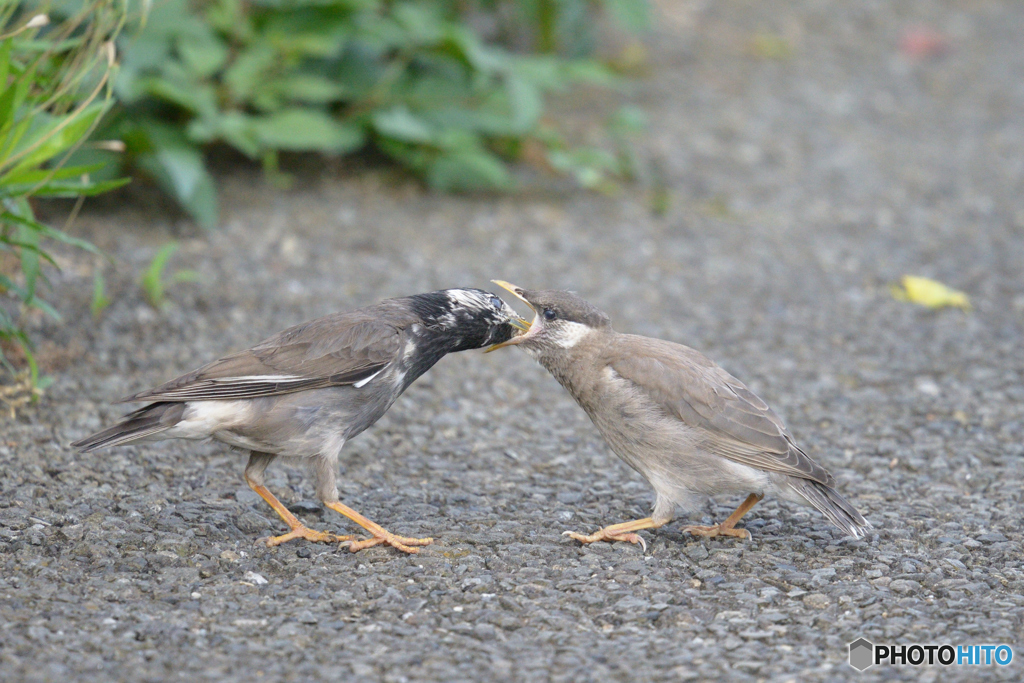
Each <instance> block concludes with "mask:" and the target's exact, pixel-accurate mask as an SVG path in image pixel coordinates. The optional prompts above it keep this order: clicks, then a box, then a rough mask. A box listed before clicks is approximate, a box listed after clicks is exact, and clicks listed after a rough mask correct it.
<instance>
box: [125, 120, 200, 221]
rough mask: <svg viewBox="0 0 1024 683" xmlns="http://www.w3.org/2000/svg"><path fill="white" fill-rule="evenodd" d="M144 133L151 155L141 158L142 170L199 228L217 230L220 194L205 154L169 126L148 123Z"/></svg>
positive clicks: (143, 155) (143, 130)
mask: <svg viewBox="0 0 1024 683" xmlns="http://www.w3.org/2000/svg"><path fill="white" fill-rule="evenodd" d="M141 132H143V133H144V134H145V136H146V138H147V142H148V143H149V146H150V149H151V151H149V152H146V153H143V154H140V155H139V157H138V160H137V163H138V164H139V166H140V167H141V168H143V169H144V170H145V171H146V172H147V173H149V174H150V175H152V176H153V177H154V178H155V179H156V181H157V182H158V183H159V184H160V185H161V187H163V188H164V190H165V191H167V192H168V193H169V194H170V195H171V196H172V197H174V198H175V199H177V200H178V203H179V204H180V205H181V207H182V208H183V209H185V210H186V211H187V212H188V213H189V214H190V215H191V216H192V217H193V218H195V220H196V222H198V223H199V225H201V226H202V227H204V228H207V229H211V228H214V227H216V225H217V214H218V210H217V194H216V192H217V191H216V188H215V187H214V184H213V178H212V177H211V176H210V174H209V172H208V171H207V170H206V166H205V164H204V162H203V154H202V152H201V151H200V150H199V149H198V148H196V147H194V146H193V145H192V144H190V143H189V142H188V140H187V139H186V138H185V136H184V135H183V134H182V133H181V132H180V131H178V130H175V129H173V128H170V127H169V126H161V125H159V124H154V123H149V124H147V125H146V126H145V128H143V129H142V131H141Z"/></svg>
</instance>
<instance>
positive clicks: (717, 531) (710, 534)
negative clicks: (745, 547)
mask: <svg viewBox="0 0 1024 683" xmlns="http://www.w3.org/2000/svg"><path fill="white" fill-rule="evenodd" d="M682 531H686V532H689V533H691V534H693V535H694V536H704V537H705V538H714V537H715V536H735V537H736V538H742V539H745V540H750V532H749V531H747V530H746V529H736V528H735V527H731V526H724V525H722V524H716V525H714V526H684V527H683V528H682Z"/></svg>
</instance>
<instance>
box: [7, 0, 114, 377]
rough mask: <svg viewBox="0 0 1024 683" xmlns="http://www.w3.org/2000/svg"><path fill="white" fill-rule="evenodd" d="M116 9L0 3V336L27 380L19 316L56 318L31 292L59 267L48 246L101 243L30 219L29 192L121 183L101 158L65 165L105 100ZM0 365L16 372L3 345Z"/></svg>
mask: <svg viewBox="0 0 1024 683" xmlns="http://www.w3.org/2000/svg"><path fill="white" fill-rule="evenodd" d="M124 16H125V9H124V7H123V5H122V4H120V3H118V2H116V1H115V0H92V1H91V2H86V3H85V4H84V5H83V7H82V9H81V11H80V12H78V13H77V14H74V15H73V16H70V17H69V18H68V19H67V20H66V21H64V22H63V23H61V24H60V25H58V26H53V27H48V26H47V24H48V23H49V20H48V18H47V17H46V15H40V14H33V13H28V12H19V6H18V5H17V4H6V5H4V6H3V7H2V8H0V84H2V85H3V91H2V93H0V204H2V211H0V296H2V298H0V342H6V343H7V344H9V345H10V346H12V347H14V348H19V349H20V350H21V352H22V354H23V355H24V357H25V360H26V364H27V366H28V369H29V375H28V379H27V382H28V384H29V386H31V387H33V388H35V387H36V386H37V385H38V381H39V369H38V367H37V364H36V362H35V358H34V357H33V355H32V345H31V342H30V340H29V337H28V335H27V334H26V333H25V331H24V329H23V326H22V324H21V314H22V311H25V310H27V309H33V308H34V309H38V310H40V311H42V312H43V313H44V314H46V315H49V316H51V317H54V318H58V317H59V315H58V313H57V311H56V310H55V309H54V307H53V306H52V305H50V304H49V303H48V302H47V301H45V300H44V299H42V298H41V297H40V295H39V287H40V284H43V283H45V282H46V275H45V270H44V268H45V267H46V266H50V267H56V265H57V264H56V262H55V261H54V258H53V256H52V255H51V253H50V250H51V249H52V247H53V244H54V243H56V242H61V243H64V244H69V245H72V246H74V247H77V248H80V249H85V250H88V251H91V252H94V253H96V254H99V251H98V250H97V249H96V247H94V246H93V245H92V244H90V243H88V242H86V241H83V240H80V239H76V238H74V237H71V236H70V235H68V234H67V233H66V232H65V231H64V230H59V229H55V228H52V227H50V226H48V225H45V224H43V223H41V222H39V221H37V220H36V218H35V214H34V212H33V210H32V204H31V203H30V200H34V199H37V198H47V197H65V198H67V197H71V198H82V197H85V196H89V195H94V194H97V193H100V192H104V191H106V190H109V189H112V188H114V187H117V186H119V185H122V184H123V183H124V182H127V181H123V180H107V181H102V182H101V181H97V180H95V179H94V178H93V177H92V174H93V173H95V172H96V171H98V170H100V166H98V165H75V166H70V165H67V163H66V162H67V160H68V157H69V156H70V155H71V154H72V153H73V152H74V151H75V150H76V149H77V148H78V147H79V146H81V145H82V143H83V142H84V141H85V140H86V139H87V138H88V137H89V135H90V134H91V133H92V132H93V130H94V129H95V128H96V126H97V124H98V122H99V120H100V117H101V116H103V114H104V112H106V111H107V109H108V108H109V106H110V103H111V97H112V90H111V78H112V76H113V74H114V71H115V68H116V62H115V59H114V44H113V42H112V40H113V38H114V37H115V36H116V34H117V32H118V30H119V29H120V27H121V25H122V22H123V19H124ZM65 227H66V226H65ZM12 301H13V302H16V304H17V306H16V307H14V306H11V305H9V303H10V302H12ZM0 364H2V365H3V367H4V368H5V369H7V370H8V371H10V372H12V373H13V372H14V368H13V366H12V364H11V363H10V361H9V359H8V358H7V356H5V355H4V353H3V349H2V348H0Z"/></svg>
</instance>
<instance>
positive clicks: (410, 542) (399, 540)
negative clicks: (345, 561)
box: [341, 531, 434, 555]
mask: <svg viewBox="0 0 1024 683" xmlns="http://www.w3.org/2000/svg"><path fill="white" fill-rule="evenodd" d="M433 542H434V539H432V538H407V537H405V536H396V535H395V534H393V533H391V532H390V531H385V532H383V533H381V534H377V533H375V534H374V535H373V538H367V539H364V540H362V541H348V542H346V543H342V544H341V545H342V546H348V549H349V552H353V553H356V552H359V551H360V550H365V549H366V548H372V547H373V546H375V545H380V544H382V543H383V544H384V545H389V546H391V547H392V548H395V549H396V550H401V551H402V552H405V553H411V554H413V555H415V554H416V553H418V552H419V548H413V547H410V546H416V545H430V544H431V543H433Z"/></svg>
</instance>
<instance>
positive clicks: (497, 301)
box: [491, 295, 505, 311]
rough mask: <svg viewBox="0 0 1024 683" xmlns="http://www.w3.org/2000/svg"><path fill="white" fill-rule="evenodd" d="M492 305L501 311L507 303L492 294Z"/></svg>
mask: <svg viewBox="0 0 1024 683" xmlns="http://www.w3.org/2000/svg"><path fill="white" fill-rule="evenodd" d="M491 305H492V306H494V307H495V308H497V309H498V310H499V311H500V310H501V307H502V306H504V305H505V302H504V301H502V300H501V299H500V298H498V297H496V296H494V295H492V296H491Z"/></svg>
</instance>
